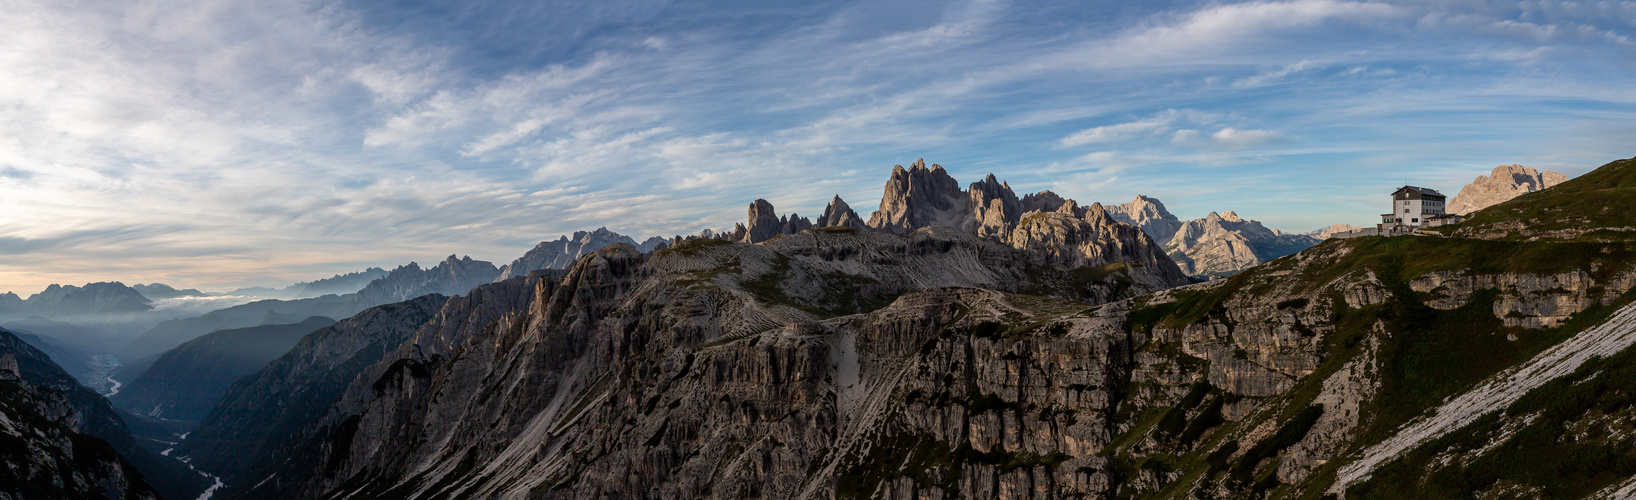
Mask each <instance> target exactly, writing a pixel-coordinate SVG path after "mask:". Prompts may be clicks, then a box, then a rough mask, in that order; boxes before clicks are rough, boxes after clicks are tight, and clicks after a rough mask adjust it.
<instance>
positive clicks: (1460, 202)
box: [1447, 165, 1568, 215]
mask: <svg viewBox="0 0 1636 500" xmlns="http://www.w3.org/2000/svg"><path fill="white" fill-rule="evenodd" d="M1567 180H1568V176H1566V175H1562V174H1559V173H1556V172H1544V173H1541V172H1540V171H1538V170H1534V169H1532V168H1528V167H1524V166H1522V165H1500V166H1498V167H1494V170H1493V171H1492V172H1489V174H1488V175H1479V176H1477V178H1476V179H1474V180H1472V181H1471V184H1466V186H1465V187H1463V188H1460V193H1459V194H1456V195H1454V198H1453V199H1451V200H1449V205H1448V208H1447V212H1448V213H1451V214H1461V215H1466V214H1470V213H1473V212H1476V211H1478V210H1482V209H1484V208H1488V207H1490V206H1494V205H1498V204H1500V203H1502V202H1505V201H1507V200H1510V199H1512V198H1516V197H1518V196H1521V195H1524V194H1528V193H1532V192H1534V191H1539V190H1541V189H1545V188H1549V187H1551V186H1555V185H1557V184H1561V183H1563V182H1566V181H1567Z"/></svg>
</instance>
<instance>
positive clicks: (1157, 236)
mask: <svg viewBox="0 0 1636 500" xmlns="http://www.w3.org/2000/svg"><path fill="white" fill-rule="evenodd" d="M1107 208H1108V215H1111V216H1113V219H1114V220H1117V221H1119V222H1123V223H1126V224H1131V225H1134V226H1136V227H1140V228H1142V232H1144V233H1147V234H1148V236H1151V237H1153V241H1156V242H1158V243H1159V244H1160V245H1163V244H1166V243H1169V242H1170V238H1171V237H1173V236H1175V235H1176V230H1177V229H1181V226H1182V221H1181V219H1178V218H1176V216H1175V215H1172V214H1171V213H1170V211H1169V210H1166V209H1165V204H1164V203H1163V202H1160V201H1159V200H1158V199H1156V198H1149V197H1147V196H1143V195H1136V199H1133V200H1131V201H1130V202H1128V203H1124V204H1120V205H1114V206H1111V207H1107Z"/></svg>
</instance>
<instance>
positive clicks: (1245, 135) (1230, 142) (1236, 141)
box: [1210, 127, 1284, 149]
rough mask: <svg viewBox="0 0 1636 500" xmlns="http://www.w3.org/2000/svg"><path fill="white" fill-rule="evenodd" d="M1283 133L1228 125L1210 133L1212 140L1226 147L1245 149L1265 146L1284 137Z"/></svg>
mask: <svg viewBox="0 0 1636 500" xmlns="http://www.w3.org/2000/svg"><path fill="white" fill-rule="evenodd" d="M1283 137H1284V136H1283V134H1280V133H1278V132H1274V131H1271V130H1239V129H1236V128H1233V127H1227V128H1224V129H1221V130H1218V131H1216V133H1214V134H1210V140H1211V141H1212V142H1214V143H1215V144H1216V145H1217V146H1220V147H1223V148H1226V149H1244V148H1250V147H1256V146H1263V145H1266V144H1270V143H1272V142H1274V141H1278V140H1281V139H1283Z"/></svg>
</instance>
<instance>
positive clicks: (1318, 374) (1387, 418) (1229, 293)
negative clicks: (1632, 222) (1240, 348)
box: [1109, 237, 1636, 498]
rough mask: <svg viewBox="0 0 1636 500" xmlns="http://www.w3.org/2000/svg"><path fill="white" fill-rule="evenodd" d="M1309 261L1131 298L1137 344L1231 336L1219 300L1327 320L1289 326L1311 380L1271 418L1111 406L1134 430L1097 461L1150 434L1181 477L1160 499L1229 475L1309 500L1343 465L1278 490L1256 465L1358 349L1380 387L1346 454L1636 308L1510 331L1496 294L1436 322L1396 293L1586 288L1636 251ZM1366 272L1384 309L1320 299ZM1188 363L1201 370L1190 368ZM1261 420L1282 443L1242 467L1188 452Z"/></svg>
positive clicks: (1619, 301) (1615, 246)
mask: <svg viewBox="0 0 1636 500" xmlns="http://www.w3.org/2000/svg"><path fill="white" fill-rule="evenodd" d="M1310 252H1311V253H1308V254H1306V255H1305V259H1304V262H1297V261H1295V260H1294V259H1281V260H1278V261H1274V262H1271V263H1269V264H1267V265H1264V266H1261V267H1257V268H1252V269H1250V270H1247V271H1245V272H1242V273H1239V274H1237V275H1234V276H1233V277H1232V278H1229V279H1227V280H1226V281H1225V282H1223V283H1220V284H1218V285H1216V286H1213V287H1210V288H1206V289H1202V290H1190V291H1172V292H1170V293H1172V294H1173V296H1174V298H1175V300H1174V301H1172V302H1168V303H1163V304H1157V303H1149V302H1144V301H1142V300H1140V299H1139V300H1138V302H1137V304H1136V305H1135V306H1134V307H1133V308H1132V310H1131V312H1130V314H1129V315H1128V317H1127V318H1128V323H1127V325H1128V328H1129V329H1130V331H1132V332H1137V333H1149V334H1150V333H1151V332H1152V330H1153V329H1154V328H1155V327H1163V328H1181V327H1185V326H1187V325H1189V324H1194V323H1198V322H1202V321H1208V320H1211V319H1214V320H1216V321H1219V322H1221V323H1223V324H1225V325H1227V326H1228V328H1236V327H1237V325H1235V324H1233V323H1232V322H1231V321H1229V319H1228V317H1227V315H1226V311H1227V307H1228V303H1229V301H1244V300H1246V299H1247V300H1248V301H1250V302H1256V301H1257V300H1258V298H1260V297H1262V296H1265V295H1266V294H1268V293H1270V292H1272V291H1273V290H1275V289H1277V290H1280V291H1281V293H1289V292H1294V293H1295V294H1297V295H1300V296H1299V297H1295V298H1290V299H1287V300H1281V301H1278V302H1276V304H1277V308H1278V309H1279V310H1296V309H1307V310H1310V308H1313V307H1318V308H1322V309H1327V310H1328V311H1329V316H1328V318H1327V321H1324V322H1323V324H1309V323H1302V324H1298V325H1295V326H1293V327H1292V328H1294V329H1295V330H1296V331H1297V332H1299V333H1300V334H1301V335H1302V336H1305V337H1314V336H1317V335H1319V333H1318V332H1320V331H1322V332H1323V337H1322V340H1321V343H1320V344H1319V346H1317V349H1318V354H1319V356H1320V364H1319V366H1318V368H1317V370H1316V371H1315V372H1314V373H1312V374H1310V375H1307V376H1305V377H1302V378H1301V379H1300V380H1299V381H1297V383H1296V385H1295V387H1293V388H1292V389H1290V390H1289V391H1286V392H1285V393H1283V394H1281V395H1279V396H1276V397H1273V398H1269V399H1267V400H1264V402H1263V403H1262V404H1263V407H1264V408H1269V409H1271V410H1273V411H1272V413H1270V414H1265V416H1258V417H1252V418H1251V419H1249V420H1246V421H1240V422H1225V423H1223V422H1216V421H1208V420H1204V419H1205V418H1206V417H1211V418H1219V416H1220V406H1221V405H1225V404H1229V403H1231V401H1224V400H1222V399H1212V400H1209V404H1210V406H1217V408H1215V409H1214V411H1212V409H1211V408H1208V407H1207V408H1206V409H1204V410H1203V411H1199V412H1197V414H1196V416H1195V417H1194V418H1193V419H1192V421H1188V422H1186V423H1185V425H1184V424H1183V422H1184V420H1185V418H1184V417H1185V416H1186V415H1187V414H1188V413H1189V412H1187V411H1185V410H1180V409H1178V407H1179V405H1178V407H1149V408H1133V407H1129V405H1128V404H1126V405H1120V406H1119V407H1116V408H1117V410H1116V414H1117V415H1118V417H1116V418H1119V419H1126V418H1129V419H1131V420H1129V421H1133V422H1136V425H1135V426H1133V427H1132V428H1131V429H1130V430H1129V432H1127V433H1125V434H1121V435H1120V436H1118V437H1116V438H1115V441H1114V443H1113V445H1111V446H1110V448H1114V449H1113V450H1111V451H1110V452H1109V453H1111V455H1110V458H1117V459H1119V460H1128V459H1126V458H1121V455H1123V454H1124V453H1127V452H1128V449H1127V448H1128V447H1129V446H1130V445H1131V444H1132V443H1135V442H1137V440H1139V439H1141V437H1142V436H1145V435H1148V434H1149V433H1152V435H1153V436H1154V437H1156V438H1159V439H1160V440H1161V441H1162V442H1164V443H1168V445H1169V446H1172V447H1173V448H1170V450H1171V451H1170V452H1168V453H1165V452H1160V453H1159V454H1157V455H1148V456H1149V457H1150V458H1154V457H1156V458H1158V459H1161V460H1162V461H1163V462H1164V463H1166V464H1169V466H1170V467H1173V468H1174V469H1175V470H1180V471H1183V472H1184V474H1183V476H1182V478H1181V479H1179V480H1178V481H1177V482H1176V483H1173V484H1170V485H1167V486H1166V487H1165V490H1164V492H1162V493H1160V495H1159V496H1172V495H1175V494H1179V493H1180V492H1184V491H1187V490H1188V488H1190V486H1189V484H1192V483H1196V482H1197V481H1199V480H1201V479H1208V478H1211V477H1212V476H1215V475H1216V474H1217V473H1219V472H1222V471H1230V472H1231V474H1229V477H1231V478H1232V484H1233V485H1234V488H1235V489H1241V490H1243V491H1246V493H1248V492H1251V491H1271V492H1272V494H1273V496H1275V497H1281V496H1294V497H1301V498H1317V497H1319V496H1321V495H1322V493H1323V490H1324V488H1325V487H1326V486H1327V481H1329V480H1332V479H1333V473H1334V470H1335V469H1336V468H1338V467H1339V466H1340V465H1342V464H1344V462H1345V461H1344V460H1332V461H1331V462H1329V463H1328V464H1326V465H1324V466H1321V467H1319V468H1318V469H1317V470H1315V471H1313V473H1312V474H1311V475H1310V476H1308V479H1307V480H1305V481H1303V482H1302V483H1300V484H1298V485H1280V484H1279V483H1278V482H1277V479H1276V477H1274V476H1273V475H1272V469H1274V468H1262V467H1258V466H1259V465H1260V462H1262V461H1263V460H1265V459H1267V458H1272V457H1276V456H1277V454H1278V450H1280V449H1282V448H1284V447H1287V446H1288V445H1289V444H1293V443H1294V442H1296V441H1298V440H1299V439H1300V436H1304V435H1305V432H1306V430H1308V429H1307V428H1306V427H1310V425H1311V424H1312V423H1313V422H1316V419H1317V417H1318V415H1320V413H1319V412H1321V410H1318V409H1316V408H1317V407H1316V405H1312V401H1313V400H1314V399H1315V398H1316V396H1317V395H1318V393H1319V392H1320V391H1321V389H1322V382H1323V380H1324V379H1326V378H1328V377H1329V376H1330V375H1332V374H1334V373H1335V372H1336V371H1337V370H1339V369H1340V368H1341V367H1342V366H1344V365H1345V364H1346V363H1347V362H1348V361H1350V360H1352V359H1354V358H1355V357H1356V356H1357V355H1359V354H1361V353H1362V352H1363V349H1364V346H1365V345H1369V344H1368V343H1366V342H1365V340H1366V339H1370V338H1373V339H1374V345H1375V346H1376V347H1377V348H1378V349H1379V351H1378V352H1377V353H1376V355H1377V356H1378V359H1379V360H1380V365H1378V366H1379V374H1380V380H1379V382H1380V386H1379V392H1378V393H1377V394H1376V396H1375V397H1373V398H1372V399H1371V400H1370V401H1368V402H1367V403H1366V404H1365V405H1364V407H1363V408H1362V411H1363V419H1362V421H1363V424H1364V425H1363V427H1362V428H1360V429H1359V430H1358V431H1357V432H1359V435H1358V436H1357V437H1356V438H1355V439H1353V440H1352V441H1353V444H1352V446H1353V447H1361V446H1366V445H1367V444H1370V443H1374V442H1378V441H1379V440H1380V439H1383V438H1384V437H1386V436H1388V435H1390V434H1391V433H1392V432H1394V431H1395V430H1396V429H1397V428H1398V427H1399V426H1401V425H1402V424H1403V423H1405V422H1407V421H1409V420H1411V419H1413V418H1415V417H1417V416H1419V415H1421V414H1423V413H1424V412H1425V411H1426V410H1427V409H1429V408H1432V407H1434V406H1436V405H1437V404H1439V403H1441V402H1442V401H1443V400H1444V399H1445V398H1447V397H1449V396H1453V395H1456V394H1459V393H1461V392H1463V391H1465V390H1468V389H1469V388H1470V387H1472V386H1473V385H1474V384H1476V383H1478V382H1480V381H1481V380H1483V379H1486V378H1488V377H1490V376H1492V375H1493V374H1495V373H1498V372H1499V371H1501V370H1503V369H1505V368H1507V367H1510V366H1514V365H1516V364H1517V363H1519V362H1522V361H1523V360H1526V359H1528V358H1530V357H1532V356H1534V355H1536V354H1538V353H1539V352H1541V351H1543V350H1545V349H1547V348H1549V347H1551V346H1553V345H1556V344H1557V343H1559V342H1561V341H1562V340H1564V339H1566V338H1568V337H1569V336H1571V335H1573V334H1575V333H1577V332H1579V331H1582V330H1584V329H1586V328H1589V327H1591V326H1594V325H1596V324H1599V323H1601V322H1602V321H1604V320H1606V318H1607V317H1609V315H1611V314H1612V313H1613V312H1614V311H1616V310H1618V309H1619V308H1620V307H1622V306H1624V305H1626V304H1629V303H1631V302H1632V301H1636V292H1631V293H1627V294H1624V295H1623V296H1621V297H1608V298H1606V299H1607V300H1610V301H1611V302H1612V303H1611V304H1609V305H1593V306H1591V307H1590V308H1588V309H1587V310H1585V311H1582V312H1580V313H1579V314H1576V315H1574V316H1572V317H1570V319H1569V320H1568V321H1567V322H1566V324H1564V325H1562V326H1560V327H1558V328H1551V329H1522V328H1510V327H1505V326H1504V324H1503V320H1502V319H1501V318H1498V317H1496V316H1495V315H1494V306H1495V303H1496V301H1497V300H1499V297H1500V293H1501V292H1500V291H1499V290H1493V289H1490V290H1480V291H1477V292H1475V293H1473V294H1472V296H1471V297H1470V298H1469V300H1468V301H1467V302H1466V304H1465V305H1464V306H1462V307H1459V308H1456V309H1453V310H1438V309H1435V308H1432V307H1430V306H1427V305H1426V303H1425V302H1426V301H1427V300H1430V299H1432V298H1434V297H1436V296H1437V294H1439V293H1447V292H1446V290H1443V291H1438V292H1435V293H1432V294H1428V293H1419V292H1415V291H1413V290H1412V289H1411V288H1410V286H1409V283H1410V282H1411V281H1412V280H1414V279H1416V278H1419V277H1422V276H1424V275H1426V274H1427V273H1431V272H1434V271H1450V272H1456V273H1464V274H1478V275H1480V274H1501V273H1515V274H1536V275H1540V274H1556V273H1564V272H1581V271H1582V272H1585V273H1587V274H1588V275H1589V276H1590V277H1591V278H1592V279H1594V280H1596V281H1597V282H1600V283H1606V282H1609V281H1610V280H1611V279H1612V278H1614V277H1615V276H1616V275H1617V274H1619V273H1623V272H1627V271H1629V270H1630V269H1633V268H1636V251H1633V248H1632V247H1631V246H1630V245H1628V244H1626V243H1607V242H1593V241H1534V242H1525V241H1511V240H1478V239H1464V238H1435V237H1398V238H1358V239H1351V240H1336V241H1328V242H1325V243H1323V244H1321V245H1319V246H1318V247H1316V248H1314V249H1313V250H1312V251H1310ZM1365 272H1369V273H1372V274H1373V275H1374V276H1375V277H1376V278H1377V279H1378V280H1379V283H1380V286H1381V287H1383V288H1385V289H1386V291H1388V292H1390V293H1389V295H1388V296H1387V301H1386V303H1383V304H1374V305H1365V306H1362V307H1351V306H1349V305H1347V303H1346V301H1345V299H1344V292H1345V291H1346V290H1345V289H1344V288H1330V289H1326V287H1329V286H1331V284H1332V283H1336V282H1337V280H1341V279H1342V278H1346V280H1347V281H1340V283H1347V282H1349V281H1350V280H1355V279H1358V278H1360V277H1362V276H1363V275H1364V273H1365ZM1546 292H1547V293H1549V292H1550V291H1546ZM1563 292H1565V291H1563ZM1603 292H1605V290H1601V289H1595V290H1590V293H1591V294H1592V295H1591V297H1592V298H1593V299H1603V298H1604V297H1603V296H1602V295H1601V294H1602V293H1603ZM1261 303H1264V304H1272V303H1274V302H1272V301H1264V302H1261ZM1322 309H1320V310H1322ZM1377 323H1379V324H1383V326H1385V328H1386V330H1387V331H1389V332H1391V334H1390V335H1377V334H1376V333H1375V331H1374V329H1375V325H1376V324H1377ZM1508 337H1514V338H1515V340H1512V339H1510V338H1508ZM1142 350H1144V351H1147V352H1150V353H1154V354H1159V355H1161V356H1164V357H1166V358H1172V359H1178V360H1181V359H1183V358H1185V356H1183V355H1182V354H1181V352H1180V348H1179V345H1176V343H1174V342H1160V343H1149V344H1148V345H1146V346H1143V347H1142ZM1197 362H1198V363H1200V364H1202V363H1204V361H1203V360H1197ZM1205 369H1207V367H1205V366H1190V367H1188V368H1187V370H1188V371H1189V372H1195V371H1194V370H1205ZM1127 390H1128V391H1133V390H1136V388H1134V387H1130V388H1127ZM1189 408H1191V407H1189ZM1269 419H1270V420H1272V421H1276V422H1280V423H1281V426H1280V435H1281V436H1283V437H1282V438H1279V437H1278V436H1274V438H1269V439H1268V440H1265V441H1263V442H1262V443H1257V445H1256V446H1255V447H1254V448H1252V449H1250V450H1247V451H1246V453H1245V455H1244V456H1243V457H1240V458H1236V459H1235V458H1231V456H1232V454H1233V453H1235V452H1237V451H1238V449H1237V446H1236V443H1232V442H1221V441H1220V439H1221V438H1215V439H1210V440H1206V442H1204V443H1197V444H1196V446H1195V441H1197V440H1198V439H1199V438H1201V437H1203V436H1204V434H1205V433H1206V432H1207V431H1208V430H1209V429H1210V428H1211V427H1220V426H1225V430H1223V431H1222V432H1221V433H1217V434H1214V436H1222V435H1227V434H1232V433H1234V432H1242V431H1243V430H1245V429H1248V428H1250V426H1254V425H1258V424H1259V423H1261V422H1264V421H1266V420H1269ZM1298 424H1299V425H1298ZM1303 425H1304V426H1306V427H1303ZM1224 433H1225V434H1224ZM1292 436H1293V437H1292ZM1291 439H1293V440H1291ZM1286 441H1287V442H1286ZM1354 449H1355V448H1354ZM1150 453H1151V452H1150ZM1584 453H1585V455H1584V458H1583V459H1582V460H1581V461H1587V460H1588V461H1592V462H1596V461H1603V462H1605V461H1606V460H1613V458H1606V457H1604V456H1603V455H1600V454H1597V453H1592V452H1591V451H1586V452H1584ZM1596 463H1602V462H1596ZM1410 470H1414V467H1410ZM1627 476H1628V474H1627ZM1400 482H1401V481H1400ZM1393 491H1396V492H1397V493H1399V494H1398V495H1396V496H1397V497H1404V495H1402V494H1401V493H1402V492H1401V491H1397V490H1393ZM1121 495H1123V493H1121ZM1392 496H1393V495H1392V494H1390V493H1388V494H1384V495H1381V497H1392ZM1410 496H1412V495H1410ZM1547 496H1550V495H1547Z"/></svg>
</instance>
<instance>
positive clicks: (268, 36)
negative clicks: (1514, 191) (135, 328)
mask: <svg viewBox="0 0 1636 500" xmlns="http://www.w3.org/2000/svg"><path fill="white" fill-rule="evenodd" d="M473 4H475V2H456V1H447V2H444V1H433V0H424V1H406V2H363V1H341V2H302V1H289V2H251V1H235V0H211V1H196V2H172V1H148V0H133V1H129V2H79V1H71V0H70V1H64V0H51V1H40V2H29V1H22V2H8V3H7V7H6V10H7V15H5V16H0V33H7V36H5V37H0V291H3V290H8V289H9V290H14V291H17V292H18V293H20V294H24V295H26V294H28V293H33V292H35V291H38V290H40V289H42V288H44V286H45V285H46V284H48V283H53V282H59V283H84V282H87V281H101V280H122V281H125V282H127V283H135V282H152V281H162V282H167V283H172V284H176V285H186V286H196V287H201V288H205V289H225V288H231V287H236V286H241V285H263V284H265V285H273V284H284V283H288V282H291V281H296V280H306V279H313V278H318V277H323V276H328V275H330V274H334V273H340V272H348V271H354V270H358V269H361V268H362V267H364V266H368V265H383V266H392V265H396V264H401V263H405V262H408V261H411V260H415V261H420V262H422V263H427V262H431V261H435V260H438V259H440V258H441V257H443V256H446V255H448V254H451V253H459V254H462V255H467V254H469V255H472V256H473V257H475V258H479V259H486V260H491V261H494V262H496V263H497V264H500V263H504V262H508V261H509V260H510V259H512V258H515V257H516V256H518V255H520V254H521V253H522V252H523V251H525V250H526V249H527V248H529V247H531V246H532V245H533V244H534V243H535V242H538V241H540V240H544V239H554V238H555V237H556V236H557V235H559V234H563V233H567V232H572V231H574V230H580V229H593V228H596V227H598V226H608V227H609V228H612V229H614V230H616V231H621V232H624V233H627V234H633V235H636V236H652V235H667V236H668V235H675V234H687V233H695V232H697V231H699V230H700V229H704V228H717V229H719V228H722V227H730V226H731V224H732V223H733V222H735V221H739V220H742V219H743V217H744V212H745V207H746V206H747V205H748V203H749V202H750V201H752V200H754V199H755V198H758V197H760V198H767V199H768V200H770V201H772V202H773V203H774V204H775V205H776V206H777V207H778V209H779V211H780V212H784V213H789V212H797V213H800V214H804V215H808V216H811V215H816V214H817V213H819V212H821V211H822V209H823V206H824V204H825V203H826V202H827V201H828V200H829V198H830V196H831V195H834V194H840V195H841V196H842V197H843V198H845V199H846V200H847V201H848V202H849V203H851V204H852V205H853V206H854V207H855V208H857V209H859V211H860V212H863V214H864V216H865V217H867V216H868V212H869V211H870V210H871V209H872V208H873V207H874V206H875V204H876V203H877V202H878V201H879V198H880V189H881V186H882V185H883V184H884V181H885V179H886V177H887V176H888V174H889V173H890V169H891V167H892V165H894V164H908V163H910V162H913V161H914V160H915V159H916V158H925V159H926V161H927V162H928V163H939V164H942V165H943V166H944V167H946V168H948V169H949V170H950V172H951V173H953V174H954V175H955V177H956V178H957V179H960V180H961V181H963V182H971V181H975V180H978V179H979V178H980V176H981V175H983V174H985V173H989V172H993V173H995V174H996V175H998V176H999V177H1001V178H1002V179H1006V180H1008V181H1010V183H1011V185H1012V186H1013V187H1014V188H1015V189H1017V190H1018V191H1019V193H1021V192H1033V191H1038V190H1041V189H1050V190H1052V191H1055V192H1057V193H1060V194H1062V195H1064V196H1068V197H1071V198H1075V199H1077V200H1080V201H1081V202H1083V203H1089V202H1092V201H1100V202H1103V203H1121V202H1124V201H1128V200H1129V199H1130V198H1132V197H1133V196H1135V195H1137V194H1146V195H1149V196H1154V197H1157V198H1159V199H1161V200H1163V201H1164V202H1165V203H1166V204H1167V205H1168V206H1169V207H1170V209H1171V211H1173V212H1175V213H1176V214H1177V215H1178V216H1181V217H1183V218H1194V217H1202V216H1204V215H1205V214H1207V213H1208V212H1210V211H1225V210H1236V211H1237V212H1238V213H1239V214H1241V215H1243V216H1245V217H1249V218H1255V219H1259V220H1262V221H1264V222H1266V223H1267V224H1268V225H1270V226H1274V227H1279V228H1283V229H1285V230H1292V231H1305V230H1311V229H1314V228H1318V227H1321V226H1325V225H1328V224H1333V223H1352V224H1368V223H1372V222H1373V219H1374V217H1375V215H1376V214H1377V213H1379V211H1380V209H1379V207H1378V206H1377V205H1380V202H1379V199H1380V198H1381V197H1383V196H1384V193H1387V192H1390V190H1391V189H1392V188H1393V187H1395V186H1397V185H1399V184H1401V183H1402V182H1403V180H1404V178H1405V177H1407V178H1408V179H1409V180H1410V181H1411V182H1412V183H1415V184H1421V185H1427V186H1433V187H1438V188H1441V189H1444V190H1446V191H1457V190H1458V189H1459V187H1460V186H1461V185H1463V184H1465V183H1467V182H1470V181H1471V179H1472V178H1473V177H1475V176H1476V175H1478V174H1482V173H1486V171H1488V170H1489V169H1491V168H1493V167H1494V166H1496V165H1500V164H1509V163H1521V164H1524V165H1528V166H1532V167H1536V168H1540V169H1541V170H1556V171H1559V172H1562V173H1565V174H1568V175H1570V176H1572V175H1578V174H1581V173H1583V172H1586V171H1588V170H1589V169H1591V168H1594V167H1595V166H1598V165H1601V164H1603V163H1605V162H1607V161H1610V160H1613V159H1618V158H1624V157H1630V156H1632V155H1633V151H1632V148H1631V147H1630V144H1631V141H1630V139H1631V137H1633V136H1636V134H1633V133H1636V120H1633V118H1636V85H1631V84H1630V82H1631V81H1633V78H1632V77H1633V76H1636V41H1633V39H1632V37H1633V36H1636V2H1599V3H1575V2H1515V1H1509V2H1504V1H1490V2H1485V1H1451V2H1401V3H1399V2H1348V1H1318V0H1313V1H1290V2H1250V3H1220V2H1202V3H1201V2H1186V1H1178V2H1106V1H1104V2H1062V3H1055V2H1004V1H979V2H856V3H845V2H841V3H821V4H815V3H812V2H776V1H757V2H749V1H744V2H619V1H599V2H586V3H569V2H548V3H527V2H492V3H485V4H483V5H473Z"/></svg>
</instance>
